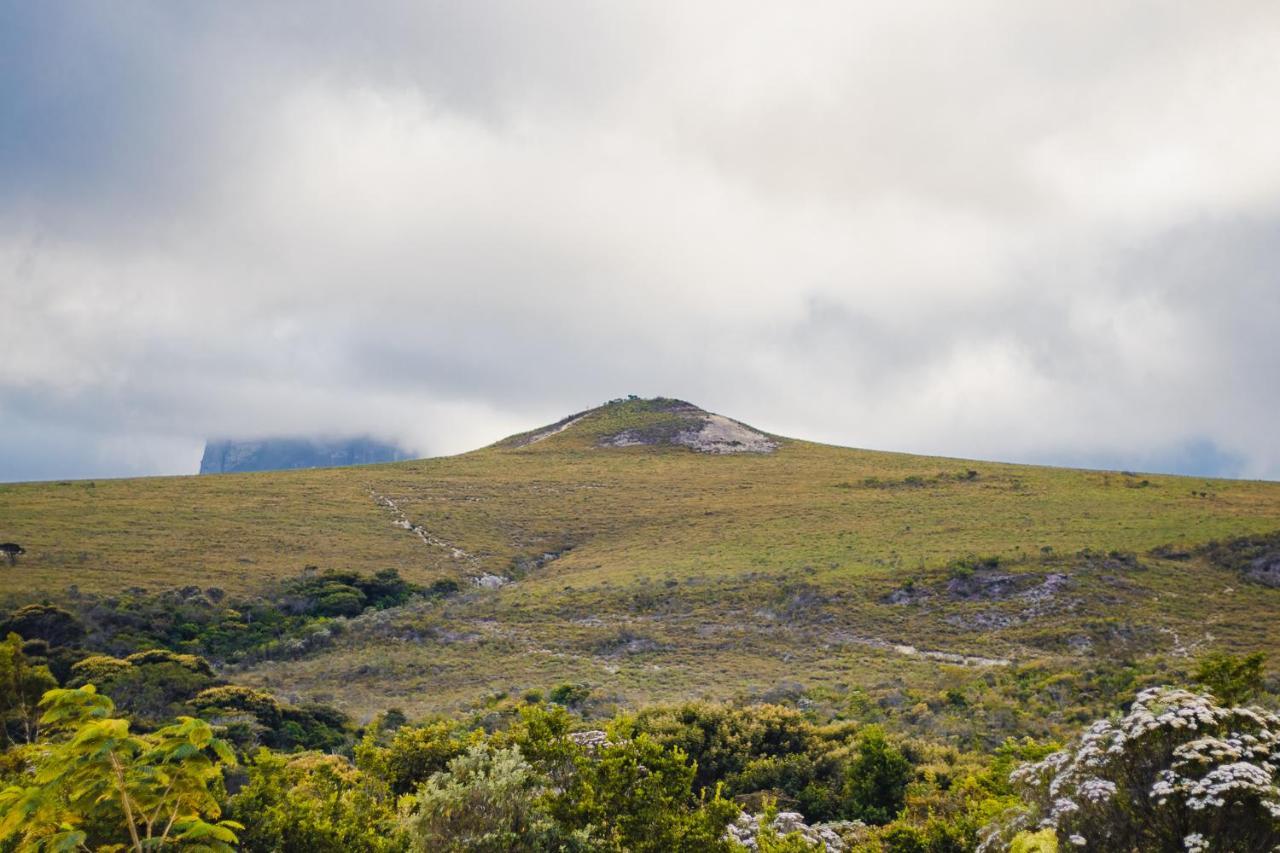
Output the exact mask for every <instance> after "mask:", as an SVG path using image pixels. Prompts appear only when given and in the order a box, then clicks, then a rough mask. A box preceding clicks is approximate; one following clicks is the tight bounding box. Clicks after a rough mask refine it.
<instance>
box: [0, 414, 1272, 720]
mask: <svg viewBox="0 0 1280 853" xmlns="http://www.w3.org/2000/svg"><path fill="white" fill-rule="evenodd" d="M700 451H701V452H700ZM733 451H741V452H733ZM1277 530H1280V484H1277V483H1264V482H1242V481H1229V480H1206V479H1203V478H1188V477H1171V476H1155V475H1144V474H1129V473H1120V472H1105V471H1081V470H1069V469H1059V468H1044V467H1034V466H1023V465H1008V464H998V463H991V462H972V461H963V460H955V459H945V458H934V457H923V456H912V455H906V454H897V453H883V452H872V451H865V450H855V449H849V448H842V447H831V446H826V445H820V444H813V443H810V442H805V441H798V440H794V439H789V438H782V437H777V436H766V435H763V434H761V433H758V432H756V431H754V430H751V429H750V428H748V427H745V426H743V425H741V424H736V422H732V421H728V420H727V419H723V418H718V416H711V415H708V414H707V413H705V412H702V411H701V410H699V409H696V408H695V407H693V406H690V405H689V404H684V403H680V402H678V401H671V400H662V399H659V400H636V399H629V400H624V401H615V402H613V403H610V404H608V405H605V406H603V407H600V408H597V409H593V410H590V411H587V412H584V413H580V414H578V415H575V416H571V417H570V418H566V419H565V420H564V421H561V422H560V423H558V424H555V425H551V426H550V427H547V428H544V429H542V430H535V431H533V432H530V433H526V434H523V435H520V436H513V437H512V438H510V439H507V440H504V441H502V442H499V443H497V444H495V445H493V446H490V447H486V448H483V449H480V450H477V451H474V452H471V453H466V454H462V455H460V456H454V457H448V458H440V459H425V460H418V461H412V462H402V463H394V464H387V465H375V466H365V467H358V468H338V469H322V470H308V471H290V472H278V473H261V474H238V475H221V476H214V477H169V478H150V479H136V480H112V481H98V482H96V483H88V482H67V483H36V484H15V485H4V486H0V538H4V539H7V540H13V541H17V542H20V543H22V545H23V546H24V547H25V548H26V550H27V553H26V555H25V556H24V557H23V558H22V559H21V560H20V562H19V563H18V565H17V566H15V567H0V571H2V572H3V573H2V574H0V597H3V598H7V599H9V600H10V601H11V602H13V603H20V602H22V601H27V600H31V599H38V598H42V597H52V598H55V599H56V598H57V597H58V596H59V595H60V594H61V592H60V591H61V590H64V589H66V588H67V587H69V586H71V585H75V586H76V587H77V588H78V589H79V590H80V591H81V592H84V593H93V592H97V593H102V594H110V593H113V592H118V591H119V590H123V589H126V588H129V587H145V588H147V589H149V590H152V591H159V590H164V589H171V588H178V587H183V586H198V587H202V588H208V587H214V586H216V587H219V588H221V589H223V590H225V591H226V592H227V593H228V595H240V596H252V595H255V594H259V593H262V592H264V591H265V590H267V589H269V588H270V587H271V585H272V584H275V583H278V582H279V581H281V580H282V579H286V578H290V577H295V576H297V575H298V574H299V573H300V572H301V571H303V569H304V568H305V567H308V566H313V567H318V568H319V569H321V570H324V569H353V570H358V571H362V572H370V573H371V572H374V571H377V570H380V569H386V568H394V569H396V570H398V571H399V572H400V574H401V575H402V576H403V577H404V578H406V579H408V580H411V581H413V582H415V583H420V584H424V585H425V584H430V583H432V582H436V581H440V580H448V579H451V580H454V581H456V582H457V583H458V584H459V586H460V587H461V592H459V593H458V594H455V595H452V596H448V597H445V598H433V599H430V600H421V601H414V602H412V603H410V604H408V605H404V606H401V607H396V608H392V609H390V610H383V611H379V612H370V613H366V614H365V615H362V616H358V617H355V618H353V619H350V620H346V621H344V622H343V623H342V625H341V631H340V632H337V633H336V636H335V637H334V639H333V640H332V642H330V643H329V644H328V645H326V646H324V647H323V648H319V649H318V650H316V651H313V652H309V653H307V654H305V655H302V656H301V657H300V658H298V659H290V660H268V661H265V662H258V663H255V664H253V665H248V664H245V665H242V666H240V667H238V668H236V669H235V670H234V671H233V672H232V675H231V677H233V678H235V679H236V680H240V681H243V682H245V683H250V684H257V685H267V686H270V687H271V688H272V689H274V690H276V691H277V692H279V693H280V694H282V695H286V696H292V697H297V698H310V699H318V700H322V701H328V702H332V703H333V704H336V705H339V706H341V707H344V708H346V709H347V710H350V711H352V712H354V713H356V714H358V715H367V714H369V713H372V712H374V711H377V710H381V709H384V708H386V707H388V706H399V707H403V708H405V709H406V710H409V711H411V712H419V713H421V712H425V711H428V710H444V709H450V708H457V707H463V706H467V705H470V704H473V703H475V702H477V701H480V700H482V699H483V698H484V697H485V696H487V695H490V694H493V693H495V692H501V691H521V690H525V689H528V688H538V687H540V688H546V687H550V686H552V685H554V684H559V683H563V682H574V683H581V684H583V685H586V686H587V687H589V688H590V689H591V691H592V692H593V694H594V695H596V696H600V697H604V698H605V699H607V700H608V701H611V702H617V703H620V704H633V703H637V702H642V701H649V700H654V699H667V698H676V697H682V696H691V695H693V696H697V695H707V696H712V697H727V696H732V695H741V694H751V695H769V693H770V691H778V690H784V691H785V690H791V691H796V690H803V691H808V692H809V693H811V694H812V695H815V696H821V695H822V692H823V691H824V690H829V691H839V690H846V691H847V690H848V689H849V688H850V687H862V688H865V689H867V690H873V691H875V690H879V691H881V692H883V691H884V690H886V689H889V688H891V687H892V688H894V689H897V688H899V687H902V686H903V685H906V686H908V687H913V686H918V685H923V686H926V687H929V688H930V689H932V688H933V687H937V688H938V689H943V688H945V687H946V686H947V685H949V684H953V683H965V680H966V679H972V678H975V677H987V678H990V677H995V676H993V675H991V673H997V672H1003V671H1008V670H1009V669H1010V666H1011V665H1012V666H1014V667H1016V666H1020V665H1022V664H1024V663H1026V662H1030V661H1036V660H1038V659H1042V658H1055V659H1064V660H1065V659H1074V660H1079V661H1096V660H1099V659H1129V658H1152V659H1159V660H1165V659H1168V660H1177V659H1179V658H1180V657H1183V656H1186V655H1188V654H1191V653H1194V652H1195V651H1196V650H1199V649H1205V648H1209V647H1226V648H1231V649H1235V650H1253V649H1261V650H1267V651H1271V652H1273V653H1274V652H1277V651H1280V623H1277V621H1276V620H1274V619H1273V618H1272V616H1273V614H1274V613H1275V612H1276V610H1277V606H1278V605H1280V589H1275V588H1272V587H1269V586H1266V585H1263V584H1260V583H1256V582H1254V581H1251V580H1250V579H1249V578H1248V577H1247V572H1244V571H1242V570H1241V568H1240V565H1241V564H1240V563H1239V561H1236V562H1235V563H1231V562H1230V561H1229V560H1223V559H1221V557H1220V555H1219V557H1218V558H1216V559H1210V556H1209V555H1208V554H1207V553H1206V552H1205V551H1204V549H1203V548H1202V547H1201V546H1203V545H1204V544H1205V543H1208V542H1210V541H1214V540H1217V541H1226V540H1231V539H1233V538H1236V537H1242V536H1247V535H1253V534H1266V533H1272V532H1274V531H1277Z"/></svg>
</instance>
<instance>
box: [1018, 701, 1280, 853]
mask: <svg viewBox="0 0 1280 853" xmlns="http://www.w3.org/2000/svg"><path fill="white" fill-rule="evenodd" d="M1143 778H1145V779H1147V780H1148V781H1147V782H1145V783H1144V782H1140V781H1139V780H1141V779H1143ZM1011 779H1012V781H1013V782H1015V783H1017V784H1021V785H1023V786H1025V787H1026V788H1027V789H1028V791H1029V792H1030V793H1031V794H1032V797H1033V799H1035V800H1036V801H1038V802H1041V803H1043V808H1042V810H1041V811H1040V813H1039V824H1040V826H1042V827H1050V828H1053V829H1054V830H1057V831H1060V832H1063V833H1069V835H1068V839H1069V841H1070V842H1071V843H1072V844H1073V845H1077V846H1083V845H1084V844H1085V843H1087V842H1086V837H1093V839H1094V840H1095V841H1098V842H1105V841H1106V840H1107V839H1108V838H1109V837H1111V833H1113V832H1116V831H1117V830H1116V828H1115V825H1116V822H1117V821H1119V820H1122V819H1123V815H1124V814H1125V813H1128V812H1130V809H1129V808H1128V806H1130V805H1133V806H1138V808H1139V811H1141V810H1143V809H1146V810H1148V811H1151V810H1154V809H1177V810H1183V809H1186V810H1190V811H1191V812H1193V813H1200V814H1202V815H1204V816H1205V817H1206V819H1207V818H1210V817H1212V815H1210V811H1211V810H1215V809H1224V808H1227V807H1228V806H1232V807H1235V806H1243V807H1247V808H1253V809H1254V811H1253V812H1252V813H1253V814H1255V815H1257V816H1258V818H1259V819H1260V820H1263V821H1267V820H1277V819H1280V784H1278V783H1280V717H1278V716H1276V715H1275V714H1271V713H1268V712H1266V711H1262V710H1259V709H1256V708H1223V707H1220V706H1218V705H1216V704H1215V703H1214V702H1213V700H1212V698H1211V697H1208V696H1202V695H1199V694H1196V693H1191V692H1189V691H1186V690H1181V689H1177V688H1172V687H1157V688H1152V689H1149V690H1144V691H1142V692H1141V693H1139V694H1138V696H1137V698H1136V700H1135V701H1134V703H1133V707H1132V708H1131V709H1130V710H1129V712H1128V713H1127V714H1125V715H1124V716H1123V717H1121V718H1120V719H1118V720H1117V721H1114V722H1112V721H1108V720H1099V721H1098V722H1096V723H1094V724H1093V725H1092V726H1090V727H1089V729H1088V730H1087V731H1086V732H1085V733H1084V734H1083V735H1082V736H1081V738H1080V740H1079V741H1078V742H1077V743H1076V744H1075V745H1074V746H1073V747H1070V748H1068V749H1064V750H1061V751H1059V752H1055V753H1053V754H1052V755H1050V756H1048V757H1047V758H1045V759H1044V760H1043V761H1040V762H1038V763H1034V764H1028V765H1024V766H1023V767H1020V768H1019V769H1018V770H1016V771H1014V773H1013V775H1012V777H1011ZM1117 783H1119V785H1118V784H1117ZM1135 784H1137V785H1138V788H1137V789H1134V788H1133V786H1134V785H1135ZM1148 784H1149V786H1150V787H1149V788H1147V785H1148ZM1120 785H1123V786H1126V787H1125V788H1124V789H1123V790H1122V789H1121V787H1120ZM1121 797H1125V798H1128V802H1126V803H1124V804H1123V806H1124V807H1121V806H1122V803H1121V802H1119V801H1118V798H1121ZM1140 800H1146V802H1139V801H1140ZM1276 831H1277V832H1280V823H1278V824H1277V825H1276ZM1085 833H1087V835H1086V834H1085ZM1182 842H1183V847H1184V848H1185V849H1186V850H1188V851H1208V850H1209V849H1210V848H1209V845H1208V842H1207V841H1206V840H1205V837H1204V836H1203V835H1202V834H1201V833H1198V832H1196V833H1191V834H1188V835H1186V836H1185V837H1184V838H1183V839H1182Z"/></svg>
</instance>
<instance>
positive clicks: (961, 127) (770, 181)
mask: <svg viewBox="0 0 1280 853" xmlns="http://www.w3.org/2000/svg"><path fill="white" fill-rule="evenodd" d="M317 10H318V11H317ZM308 11H309V12H313V14H307V15H303V14H302V11H301V10H300V9H294V10H291V11H290V10H288V8H287V7H276V8H273V9H272V10H270V11H261V12H260V13H258V14H255V15H249V16H246V15H243V14H240V13H237V12H234V11H227V10H223V11H218V12H213V11H205V12H201V13H198V18H199V19H198V20H197V21H192V20H190V19H188V18H184V17H183V13H177V12H174V11H172V10H170V9H167V8H166V7H146V6H141V7H137V8H136V9H134V10H133V12H132V13H131V14H130V15H128V16H127V18H128V21H129V26H127V27H124V26H120V25H119V22H118V21H114V20H113V19H111V18H103V17H100V16H99V15H97V14H90V13H87V12H86V13H85V14H84V15H81V16H72V17H71V18H65V17H63V18H61V19H59V17H58V15H60V13H56V12H49V13H43V14H42V13H41V12H40V11H13V12H9V13H5V14H8V15H12V16H13V18H14V20H12V21H10V22H9V23H10V24H11V25H12V26H10V27H9V28H8V29H9V30H10V31H11V32H23V33H24V34H25V35H27V36H28V38H27V39H26V40H25V41H23V42H22V43H21V47H22V49H21V50H20V51H18V52H17V53H16V54H15V56H16V58H15V60H14V67H15V68H16V69H17V73H16V74H14V75H12V76H11V77H10V83H9V85H7V86H5V85H3V84H0V118H4V117H5V116H10V117H15V116H16V117H21V118H22V119H23V121H24V122H25V123H24V125H23V127H24V128H25V131H24V136H23V137H22V139H23V140H25V142H23V143H22V144H19V145H15V146H13V147H11V148H10V149H9V150H8V151H7V153H6V151H5V150H3V149H0V178H4V177H6V176H8V177H10V178H13V179H14V180H11V181H10V182H9V183H10V185H11V187H13V189H11V190H10V191H8V192H6V191H4V190H0V289H2V290H3V296H4V305H5V310H6V313H7V314H8V317H7V323H6V333H5V334H4V336H3V337H0V408H3V409H7V410H9V413H10V417H9V418H8V419H3V418H0V433H3V435H0V439H3V438H4V436H6V435H7V436H9V437H10V439H11V440H10V441H9V442H8V445H9V447H10V448H12V449H11V450H10V451H8V452H7V453H6V452H0V479H4V478H12V477H15V476H38V475H40V472H41V471H46V472H47V473H48V475H49V476H65V475H66V474H67V473H70V472H68V471H67V470H66V466H65V465H61V464H59V465H55V464H53V463H52V462H51V463H50V464H49V466H48V467H47V468H41V467H40V465H39V464H33V463H32V462H31V461H30V459H31V458H32V453H30V452H28V449H29V448H30V447H33V446H34V445H33V444H32V439H31V436H32V435H33V434H36V433H39V432H40V431H41V430H45V429H46V428H47V430H46V435H64V436H66V438H65V442H64V443H66V444H68V445H69V446H70V445H76V446H78V447H82V446H83V445H85V444H86V443H87V444H88V445H90V446H93V447H95V448H100V449H101V451H102V452H101V453H100V454H99V456H100V457H101V458H102V459H105V460H106V461H105V462H103V463H102V464H101V465H96V466H91V467H92V469H93V472H94V473H95V474H98V473H101V472H102V471H104V470H108V469H110V464H111V463H110V460H111V459H112V458H119V459H120V460H121V462H120V467H119V469H118V470H119V472H120V473H133V472H138V471H175V470H179V469H180V468H181V467H182V466H183V465H185V464H186V463H185V462H182V463H179V461H178V460H179V459H186V457H187V456H189V455H190V452H189V450H187V449H186V448H189V447H193V446H195V447H198V445H199V441H200V439H201V438H202V437H203V436H205V435H209V434H219V435H225V434H237V433H239V434H253V433H259V434H262V433H272V432H282V431H303V430H306V431H312V430H314V431H320V432H330V433H332V432H341V431H353V432H372V433H375V434H378V435H382V436H384V437H388V438H394V439H398V440H401V441H405V442H407V443H410V444H411V445H413V446H415V447H416V448H418V449H420V450H421V451H423V452H431V453H439V452H453V451H459V450H464V449H467V448H469V447H472V446H475V445H477V444H479V443H483V442H484V441H488V440H492V439H494V438H497V437H499V436H500V435H502V434H504V433H506V432H511V431H515V430H516V429H519V428H525V427H529V426H532V425H534V424H536V423H538V422H539V421H545V420H552V419H555V418H556V417H559V416H560V415H562V414H564V413H566V412H567V411H569V410H572V409H574V408H579V407H582V406H585V405H589V404H592V403H595V402H598V401H600V400H603V399H606V398H609V397H613V396H616V395H618V394H624V393H644V394H657V393H662V394H674V395H679V396H685V397H688V398H691V399H693V400H695V401H696V402H699V403H702V404H704V405H707V406H710V407H714V408H717V409H719V410H721V411H724V412H726V413H728V414H731V415H735V416H738V417H743V418H744V419H748V420H751V421H754V422H757V423H758V425H760V426H764V427H768V428H772V429H776V430H779V431H784V432H789V433H792V434H797V435H801V436H806V437H815V438H820V439H826V440H830V441H837V442H840V443H854V444H862V445H867V446H879V447H885V448H892V449H903V450H919V451H929V452H939V453H950V454H956V455H973V456H994V457H1007V456H1012V457H1016V458H1018V459H1024V460H1029V461H1034V460H1038V459H1044V460H1070V461H1074V462H1080V463H1089V462H1090V461H1095V462H1097V463H1098V464H1103V463H1104V462H1105V463H1107V464H1111V463H1112V462H1114V461H1116V460H1121V461H1126V462H1127V460H1136V461H1134V462H1133V463H1132V467H1138V466H1140V465H1141V464H1142V463H1143V462H1144V461H1145V462H1147V463H1149V464H1152V465H1173V464H1175V463H1174V462H1168V461H1162V460H1170V459H1175V458H1176V459H1184V457H1185V455H1186V448H1187V447H1191V446H1195V447H1209V448H1210V449H1211V450H1213V452H1214V453H1217V454H1218V455H1217V456H1216V457H1215V459H1217V460H1218V461H1217V462H1215V463H1214V464H1217V465H1219V467H1220V468H1221V469H1222V470H1223V471H1224V472H1226V473H1243V474H1250V475H1265V476H1271V477H1280V450H1278V449H1277V447H1276V445H1275V442H1274V439H1273V438H1272V437H1271V432H1272V431H1271V430H1270V429H1269V426H1268V425H1269V424H1270V423H1272V422H1274V420H1275V418H1276V416H1277V415H1278V414H1280V391H1278V390H1277V388H1276V386H1275V383H1274V376H1275V374H1276V371H1277V368H1280V345H1278V344H1277V343H1275V342H1274V341H1275V340H1276V336H1275V335H1274V329H1275V328H1276V327H1277V325H1276V324H1277V323H1280V282H1277V281H1276V273H1275V270H1276V269H1277V268H1278V267H1277V265H1276V263H1275V262H1276V260H1277V257H1276V254H1277V250H1275V249H1273V248H1271V245H1272V243H1273V242H1274V241H1273V240H1272V239H1270V238H1271V235H1273V234H1274V231H1275V226H1276V223H1277V221H1278V218H1277V211H1278V207H1277V202H1280V165H1277V161H1276V159H1275V157H1274V154H1273V152H1274V151H1275V150H1277V148H1278V147H1280V119H1277V118H1275V116H1274V109H1273V106H1274V96H1275V94H1276V92H1277V91H1278V90H1280V71H1278V70H1277V66H1276V65H1275V63H1274V62H1273V61H1272V59H1271V58H1272V57H1274V56H1275V55H1276V53H1277V48H1280V11H1277V9H1276V8H1275V7H1274V6H1273V5H1272V4H1262V3H1243V2H1241V3H1234V4H1231V3H1228V4H1214V5H1212V6H1204V5H1198V4H1173V5H1171V4H1164V3H1128V4H1112V5H1110V6H1108V7H1106V8H1105V9H1096V10H1088V11H1087V12H1086V11H1084V10H1081V9H1080V8H1079V6H1078V5H1076V4H1034V5H1027V4H1017V3H997V2H986V3H982V4H979V5H977V6H975V5H972V4H969V5H964V6H959V5H956V4H952V3H936V4H932V5H930V6H929V7H927V8H922V7H919V6H912V7H904V6H902V5H901V4H891V3H863V4H857V5H855V6H849V5H848V4H835V3H832V4H816V5H811V6H807V7H805V8H804V10H802V11H801V12H797V10H795V9H793V8H788V9H785V10H784V9H782V8H781V7H778V6H776V5H774V4H749V3H748V4H740V3H735V4H723V5H716V4H675V3H672V4H634V5H631V6H624V5H618V4H614V5H609V6H606V7H601V6H598V5H596V4H582V5H575V4H563V5H561V6H558V7H544V8H540V9H539V10H538V11H537V12H536V13H534V12H533V11H531V10H530V9H529V8H528V7H524V6H522V5H519V4H511V5H503V4H471V5H467V6H465V7H456V6H445V5H440V6H436V5H425V6H423V5H420V4H404V5H403V6H401V5H399V4H387V5H384V6H382V7H379V8H378V9H376V10H372V11H370V12H368V13H367V14H362V15H361V16H360V17H359V19H351V18H350V17H349V13H347V12H345V11H344V10H343V9H342V8H341V7H339V6H336V5H335V6H333V7H328V6H320V7H315V8H311V7H309V9H308ZM193 14H194V13H193ZM45 16H48V20H46V19H45ZM3 23H4V22H3V21H0V24H3ZM197 24H198V26H197ZM0 29H4V27H0ZM193 33H199V35H198V36H196V35H193ZM140 45H145V49H143V48H140V47H139V46H140ZM0 46H2V45H0ZM59 52H62V53H65V54H67V55H71V54H74V55H77V56H85V55H88V56H98V55H105V56H112V57H122V58H124V59H123V60H122V61H121V62H120V63H115V64H106V65H103V66H101V69H99V71H100V73H98V74H95V73H94V67H93V66H87V67H83V68H82V67H80V66H79V65H76V64H70V65H68V66H66V68H67V70H66V71H65V76H64V77H63V78H56V77H51V76H50V75H49V72H48V67H49V57H50V56H51V55H55V56H56V55H59ZM117 68H123V69H124V70H111V69H117ZM153 82H154V84H155V85H154V86H149V84H150V83H153ZM148 92H150V93H152V94H151V95H148V94H147V93H148ZM6 103H8V105H9V108H8V109H6V108H5V107H4V105H5V104H6ZM79 104H92V108H91V109H77V105H79ZM107 129H109V131H110V132H109V133H108V132H106V130H107ZM42 142H43V143H45V144H43V145H42V144H41V143H42ZM19 421H20V422H21V424H22V426H18V425H16V424H18V423H19ZM6 424H8V425H9V426H6ZM32 425H34V426H32ZM52 446H53V445H50V444H49V443H48V441H43V440H42V442H41V443H40V447H41V448H43V449H42V450H41V451H40V453H48V454H52V451H51V450H50V447H52ZM120 448H128V450H127V452H123V451H121V450H120ZM148 448H154V452H153V451H151V450H148ZM95 452H96V451H95ZM149 454H150V455H149ZM38 455H39V454H37V456H38ZM54 455H56V454H54ZM73 455H74V456H75V458H82V457H83V456H84V454H83V453H80V454H73ZM19 456H21V457H22V458H23V462H22V464H21V465H19V464H18V461H17V460H18V458H19ZM67 458H71V457H67ZM1223 460H1227V461H1223ZM1231 460H1235V461H1231ZM1176 464H1182V463H1181V462H1179V463H1176ZM1223 466H1227V467H1223ZM1228 468H1229V469H1230V470H1228ZM33 472H34V473H33Z"/></svg>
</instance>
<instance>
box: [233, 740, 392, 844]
mask: <svg viewBox="0 0 1280 853" xmlns="http://www.w3.org/2000/svg"><path fill="white" fill-rule="evenodd" d="M246 770H247V771H248V777H249V778H248V780H247V781H246V782H245V784H244V786H243V787H242V788H241V789H240V791H239V792H237V793H236V795H235V796H234V797H232V798H231V800H230V801H229V802H228V804H227V812H228V814H229V815H231V816H232V817H234V818H237V819H239V820H240V821H241V822H242V823H244V824H246V829H245V830H244V831H243V832H241V833H239V835H240V844H241V846H242V848H243V849H244V850H249V851H262V853H390V851H401V850H403V849H404V841H403V839H402V838H400V837H399V836H398V834H397V832H396V815H395V810H394V803H393V801H392V798H391V797H390V795H389V794H388V792H387V789H386V786H385V785H382V784H381V783H380V780H377V779H375V778H373V777H372V776H370V775H369V774H367V773H362V772H360V771H359V770H357V769H356V768H355V767H353V766H352V765H351V762H349V761H348V760H347V759H345V758H343V757H342V756H339V755H322V754H319V753H315V752H304V753H299V754H296V755H289V756H285V755H280V754H279V753H276V752H272V751H270V750H268V749H265V748H264V749H259V750H258V751H257V753H256V754H254V755H253V757H252V758H251V759H250V760H249V761H248V763H247V766H246Z"/></svg>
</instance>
